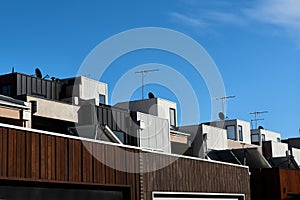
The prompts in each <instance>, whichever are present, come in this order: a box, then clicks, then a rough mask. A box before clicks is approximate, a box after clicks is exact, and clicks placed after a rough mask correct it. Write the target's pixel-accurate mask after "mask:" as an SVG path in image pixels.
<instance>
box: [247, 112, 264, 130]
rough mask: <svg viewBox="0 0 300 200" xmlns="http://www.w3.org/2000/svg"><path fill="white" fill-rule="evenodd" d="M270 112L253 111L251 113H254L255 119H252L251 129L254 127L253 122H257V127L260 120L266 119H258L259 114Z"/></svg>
mask: <svg viewBox="0 0 300 200" xmlns="http://www.w3.org/2000/svg"><path fill="white" fill-rule="evenodd" d="M264 113H268V111H255V112H251V113H250V115H254V119H251V129H253V122H254V124H255V128H257V122H258V121H263V120H265V119H258V118H257V116H258V115H260V114H264Z"/></svg>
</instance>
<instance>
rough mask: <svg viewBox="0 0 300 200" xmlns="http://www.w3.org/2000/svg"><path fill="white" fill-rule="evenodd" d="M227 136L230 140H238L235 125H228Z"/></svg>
mask: <svg viewBox="0 0 300 200" xmlns="http://www.w3.org/2000/svg"><path fill="white" fill-rule="evenodd" d="M226 129H227V138H228V139H230V140H237V138H236V133H235V126H227V127H226Z"/></svg>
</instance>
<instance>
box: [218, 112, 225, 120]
mask: <svg viewBox="0 0 300 200" xmlns="http://www.w3.org/2000/svg"><path fill="white" fill-rule="evenodd" d="M219 118H220V120H224V119H225V115H224V113H222V112H219Z"/></svg>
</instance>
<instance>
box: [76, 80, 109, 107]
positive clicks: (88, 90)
mask: <svg viewBox="0 0 300 200" xmlns="http://www.w3.org/2000/svg"><path fill="white" fill-rule="evenodd" d="M80 79H81V81H80V82H81V85H80V89H79V91H80V92H79V94H80V96H79V98H81V99H85V100H88V99H97V100H98V103H99V95H100V94H102V95H105V102H106V104H107V102H108V86H107V84H106V83H102V82H99V81H96V80H93V79H89V78H86V77H84V76H80Z"/></svg>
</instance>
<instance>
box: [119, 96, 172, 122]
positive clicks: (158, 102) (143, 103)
mask: <svg viewBox="0 0 300 200" xmlns="http://www.w3.org/2000/svg"><path fill="white" fill-rule="evenodd" d="M114 106H116V107H119V108H123V109H128V110H131V111H136V112H142V113H146V114H150V115H154V116H157V117H159V118H163V119H167V120H168V123H169V124H170V108H173V109H175V115H176V124H177V109H176V107H177V106H176V103H175V102H172V101H168V100H165V99H161V98H153V99H144V100H137V101H130V102H121V103H117V104H115V105H114Z"/></svg>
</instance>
